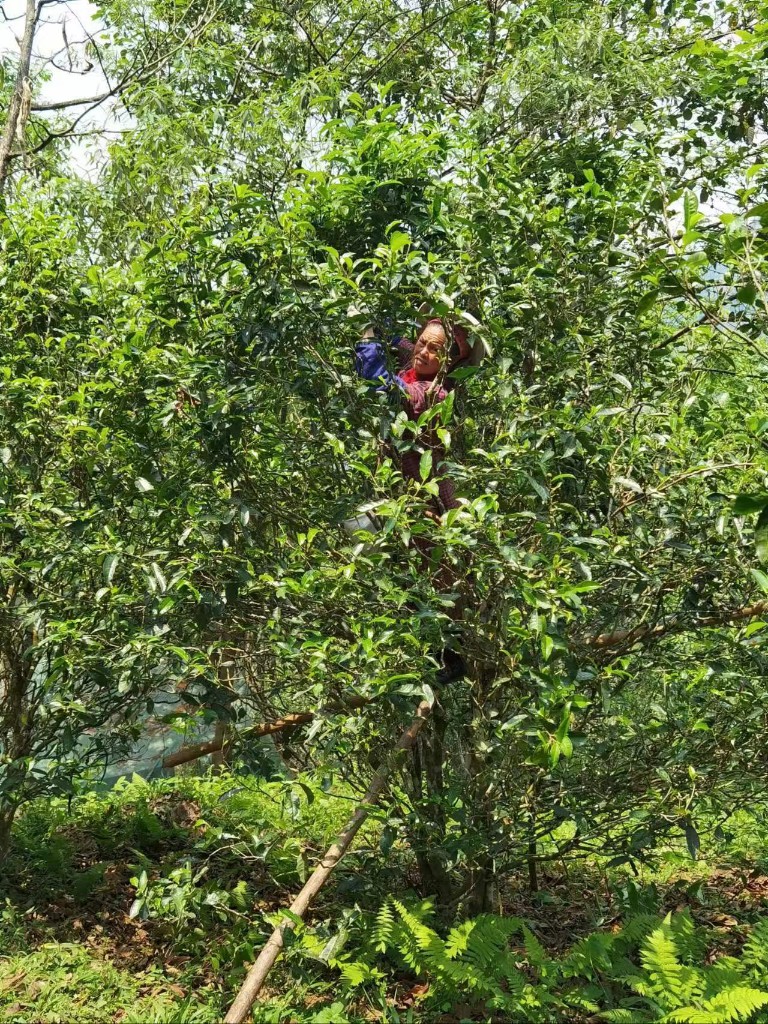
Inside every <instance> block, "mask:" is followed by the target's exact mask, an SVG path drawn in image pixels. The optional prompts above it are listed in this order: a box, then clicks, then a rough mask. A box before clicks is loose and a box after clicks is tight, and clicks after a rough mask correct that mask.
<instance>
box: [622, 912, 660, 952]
mask: <svg viewBox="0 0 768 1024" xmlns="http://www.w3.org/2000/svg"><path fill="white" fill-rule="evenodd" d="M658 925H659V919H658V917H657V916H656V915H655V914H638V915H637V916H636V917H633V918H630V920H629V921H627V923H626V924H625V925H624V927H623V928H622V929H621V931H620V932H619V934H618V935H617V936H616V942H617V944H619V943H620V944H621V945H622V946H623V947H624V948H625V949H629V948H632V947H633V946H636V945H638V944H639V943H640V942H642V941H643V939H644V938H645V937H646V935H648V933H649V932H652V931H653V929H654V928H657V927H658Z"/></svg>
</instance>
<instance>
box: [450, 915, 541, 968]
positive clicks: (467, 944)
mask: <svg viewBox="0 0 768 1024" xmlns="http://www.w3.org/2000/svg"><path fill="white" fill-rule="evenodd" d="M523 927H524V925H523V922H522V921H521V920H519V918H516V917H499V916H497V915H496V914H481V915H480V916H479V917H475V918H472V919H471V920H469V921H463V922H462V923H461V924H460V925H457V926H456V927H455V928H452V929H451V931H450V932H449V933H448V937H447V939H446V940H445V951H446V953H447V955H448V956H449V957H451V958H454V959H455V958H456V957H458V956H460V955H462V956H464V957H465V958H466V959H468V960H471V961H472V962H473V963H474V964H476V965H477V966H478V967H484V966H486V965H489V964H492V963H494V962H495V961H496V960H497V959H498V957H499V956H500V955H501V953H502V952H503V951H504V950H506V948H507V944H508V942H509V939H510V936H512V935H514V934H515V933H516V932H519V931H521V930H522V929H523Z"/></svg>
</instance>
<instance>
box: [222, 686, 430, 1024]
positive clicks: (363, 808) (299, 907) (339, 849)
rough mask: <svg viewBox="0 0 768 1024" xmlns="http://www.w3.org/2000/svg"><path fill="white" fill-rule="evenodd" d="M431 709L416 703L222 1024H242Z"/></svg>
mask: <svg viewBox="0 0 768 1024" xmlns="http://www.w3.org/2000/svg"><path fill="white" fill-rule="evenodd" d="M431 710H432V707H431V705H430V704H429V703H428V702H427V701H422V702H421V704H419V707H418V709H417V710H416V715H415V717H414V719H413V721H412V722H411V724H410V725H409V726H408V728H407V729H406V730H405V732H404V733H403V734H402V736H401V737H400V739H399V741H398V743H397V745H396V746H395V748H394V750H393V752H392V756H391V757H389V758H388V759H387V760H385V761H384V763H383V764H382V765H381V766H380V767H379V769H378V770H377V772H376V774H375V775H374V776H373V779H372V780H371V784H370V786H369V787H368V791H367V792H366V794H365V796H364V797H363V799H362V801H361V802H360V806H359V807H358V808H357V810H356V811H355V813H354V814H353V815H352V817H351V818H350V819H349V821H348V822H347V824H346V825H345V827H344V828H343V829H342V831H341V832H340V833H339V835H338V836H337V837H336V841H335V842H334V843H333V845H332V846H330V847H329V848H328V850H327V851H326V853H325V856H324V857H323V859H322V860H321V861H320V863H319V864H318V865H317V867H316V868H315V870H314V871H313V872H312V874H311V875H310V877H309V878H308V880H307V883H306V885H305V886H304V888H303V889H302V890H301V892H300V893H299V895H298V896H297V897H296V899H295V900H294V901H293V903H292V904H291V905H290V907H289V908H288V912H289V913H290V914H291V915H292V917H291V918H286V919H285V920H284V921H282V922H281V923H280V924H279V925H278V926H277V928H275V930H274V931H273V932H272V935H271V936H270V938H269V941H268V942H267V944H266V945H265V946H264V948H263V949H262V951H261V953H260V954H259V957H258V959H257V960H256V963H255V964H254V965H253V967H251V969H250V971H249V972H248V975H247V976H246V979H245V981H244V982H243V985H242V987H241V989H240V991H239V992H238V993H237V996H236V997H235V1001H234V1002H233V1003H232V1006H231V1007H230V1008H229V1012H228V1013H227V1016H226V1017H225V1018H224V1022H225V1024H241V1021H243V1020H245V1017H246V1015H247V1013H248V1011H249V1010H250V1008H251V1007H252V1006H253V1003H254V1001H255V1000H256V997H257V996H258V994H259V992H260V991H261V987H262V985H263V984H264V982H265V980H266V977H267V975H268V974H269V972H270V970H271V969H272V966H273V964H274V962H275V960H277V958H278V956H279V955H280V950H281V949H282V948H283V936H284V934H285V932H286V931H287V930H288V929H292V928H293V927H294V925H295V919H296V918H303V917H304V914H305V913H306V912H307V910H308V908H309V905H310V903H311V902H312V900H313V899H314V897H315V896H316V895H317V894H318V893H319V892H320V890H321V889H322V887H323V886H324V885H325V883H326V882H327V881H328V879H329V877H330V875H331V872H332V871H333V869H334V868H335V867H336V865H337V864H338V863H339V861H340V860H341V858H342V857H343V856H344V854H345V853H346V852H347V850H348V849H349V847H350V845H351V843H352V840H353V839H354V838H355V836H356V835H357V833H358V831H359V829H360V826H361V825H362V824H363V822H364V821H365V819H366V818H367V817H368V813H369V811H370V809H371V807H373V806H374V805H375V804H377V803H378V801H379V797H380V796H381V794H382V792H383V790H384V786H385V785H386V782H387V779H388V778H389V775H390V773H391V772H392V770H393V769H394V768H395V767H396V766H397V764H398V763H399V761H400V759H401V757H402V756H404V755H405V753H406V752H407V751H409V750H410V749H411V748H412V747H413V745H414V743H415V742H416V738H417V736H418V735H419V733H420V732H421V729H422V727H423V726H424V723H425V722H426V720H427V718H428V717H429V714H430V712H431Z"/></svg>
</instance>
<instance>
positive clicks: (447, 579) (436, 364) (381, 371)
mask: <svg viewBox="0 0 768 1024" xmlns="http://www.w3.org/2000/svg"><path fill="white" fill-rule="evenodd" d="M389 345H390V348H391V349H392V355H393V356H394V357H395V359H394V361H396V362H397V364H398V366H399V369H398V371H397V372H396V373H395V372H393V371H392V369H390V366H389V365H388V359H387V352H386V346H385V342H384V340H383V339H382V337H381V334H380V333H379V332H378V331H376V329H375V328H373V327H368V328H367V329H366V331H365V333H364V335H363V337H362V339H361V340H360V341H359V342H358V343H357V346H356V348H355V367H356V370H357V373H358V375H359V376H360V377H362V378H363V379H364V380H367V381H370V382H371V383H372V384H375V385H376V386H377V390H381V391H399V392H400V394H401V395H402V399H403V402H404V406H405V409H406V412H407V414H408V418H409V419H410V420H413V421H418V420H419V418H420V416H421V415H422V414H423V413H424V412H426V411H427V410H428V409H431V408H434V406H435V405H437V404H438V403H440V402H442V401H444V400H445V398H446V397H447V395H448V393H449V391H450V390H451V388H452V386H453V381H452V380H451V378H450V376H449V375H450V374H451V373H452V371H453V370H455V369H456V368H457V367H458V366H460V365H461V364H466V363H468V362H469V361H470V359H471V357H472V354H473V352H472V347H471V346H470V344H469V340H468V338H467V332H466V330H465V329H464V328H463V327H460V326H457V325H453V324H449V323H445V322H444V321H442V320H440V319H439V318H436V317H435V318H432V319H430V320H427V321H426V323H425V324H424V325H423V327H422V329H421V331H420V332H419V334H418V336H417V338H416V340H415V342H411V341H409V340H408V339H406V338H403V337H400V336H395V337H393V338H392V339H391V341H390V343H389ZM424 451H431V453H432V466H431V470H430V479H436V480H437V485H438V497H437V498H435V499H433V500H432V501H431V502H430V506H431V507H430V508H428V509H427V512H426V514H427V515H428V516H429V517H430V518H431V519H433V520H436V521H437V520H439V517H440V514H441V513H442V512H447V511H448V510H449V509H452V508H458V507H459V502H458V500H457V498H456V489H455V486H454V483H453V480H452V479H451V478H450V476H449V475H448V474H447V473H446V472H445V467H444V465H443V456H444V454H445V453H444V451H443V448H442V445H440V443H439V442H438V440H437V437H436V434H435V431H434V429H433V428H432V427H430V426H427V427H426V428H424V429H423V430H422V431H421V432H420V433H419V435H418V438H417V439H416V440H415V441H414V443H413V444H412V445H410V446H409V447H408V448H407V449H406V450H405V451H404V452H402V454H401V457H400V468H401V471H402V474H403V478H404V479H405V480H406V481H408V480H415V481H421V458H422V455H423V453H424ZM414 545H415V547H416V549H417V550H418V551H419V553H420V554H421V556H422V557H423V558H424V560H425V562H426V563H429V562H430V561H431V553H432V549H433V545H432V543H431V542H430V541H428V540H426V539H425V538H414ZM433 582H434V584H435V586H436V587H437V589H438V590H443V591H445V590H453V589H454V587H455V584H456V582H457V581H456V575H455V573H454V572H453V571H452V569H451V568H450V567H449V566H447V565H445V564H442V565H440V566H439V567H438V568H437V571H436V573H435V576H434V578H433ZM452 617H453V618H456V619H458V618H460V617H461V608H460V603H457V604H456V605H454V612H453V616H452ZM439 660H440V661H441V662H442V666H443V667H442V668H441V669H440V670H439V671H438V673H437V676H436V682H437V683H438V684H445V683H448V682H453V681H454V680H457V679H460V678H462V676H463V675H464V674H465V670H466V666H465V664H464V659H463V658H462V657H461V655H460V654H458V653H457V652H456V651H454V650H452V648H451V647H445V648H444V649H443V650H442V651H441V652H440V655H439Z"/></svg>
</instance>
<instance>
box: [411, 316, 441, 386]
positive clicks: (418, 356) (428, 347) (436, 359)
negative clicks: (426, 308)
mask: <svg viewBox="0 0 768 1024" xmlns="http://www.w3.org/2000/svg"><path fill="white" fill-rule="evenodd" d="M446 340H447V339H446V337H445V331H444V330H443V328H442V327H441V326H440V324H427V326H426V327H425V328H424V330H423V331H422V332H421V334H420V335H419V337H418V338H417V339H416V344H415V345H414V348H413V368H414V370H415V371H416V376H417V377H422V378H424V379H430V378H433V377H436V376H437V374H438V371H439V370H440V367H441V366H442V365H443V361H444V360H445V343H446Z"/></svg>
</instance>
